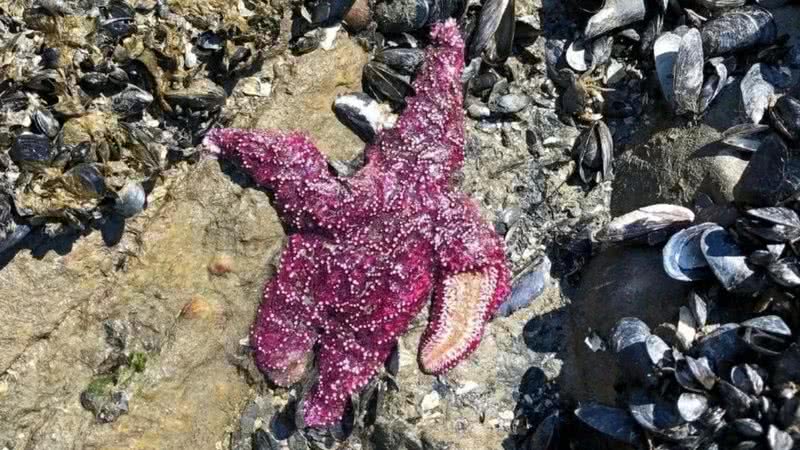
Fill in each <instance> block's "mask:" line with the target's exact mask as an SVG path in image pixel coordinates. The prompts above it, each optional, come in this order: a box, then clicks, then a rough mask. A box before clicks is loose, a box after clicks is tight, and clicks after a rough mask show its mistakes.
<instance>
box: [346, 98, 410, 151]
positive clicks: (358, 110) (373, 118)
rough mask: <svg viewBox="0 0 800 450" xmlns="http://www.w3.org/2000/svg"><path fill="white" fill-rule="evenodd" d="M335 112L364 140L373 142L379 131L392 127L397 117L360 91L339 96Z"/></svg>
mask: <svg viewBox="0 0 800 450" xmlns="http://www.w3.org/2000/svg"><path fill="white" fill-rule="evenodd" d="M333 112H334V114H336V117H337V118H338V119H339V121H340V122H342V123H343V124H344V125H345V126H346V127H347V128H349V129H350V130H351V131H352V132H353V133H355V134H356V135H357V136H358V137H359V138H361V140H363V141H364V142H372V141H373V140H374V139H375V136H377V134H378V132H380V131H381V130H382V129H384V128H388V127H391V126H392V125H393V124H394V121H395V119H396V117H395V116H394V115H393V114H391V112H389V111H387V110H386V107H384V106H381V104H380V103H378V102H376V101H375V100H373V99H372V97H370V96H369V95H367V94H364V93H360V92H359V93H355V94H347V95H342V96H339V97H337V98H336V100H334V102H333Z"/></svg>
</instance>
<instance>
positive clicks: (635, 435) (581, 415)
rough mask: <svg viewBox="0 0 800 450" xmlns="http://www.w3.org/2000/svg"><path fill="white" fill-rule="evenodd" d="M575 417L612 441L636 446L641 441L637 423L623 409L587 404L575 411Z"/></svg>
mask: <svg viewBox="0 0 800 450" xmlns="http://www.w3.org/2000/svg"><path fill="white" fill-rule="evenodd" d="M575 417H577V418H578V419H579V420H580V421H581V422H583V423H585V424H586V425H588V426H589V427H591V428H593V429H595V430H597V431H599V432H601V433H603V434H604V435H606V436H609V437H610V438H612V439H616V440H618V441H622V442H627V443H628V444H635V443H636V442H638V441H639V432H638V431H637V429H636V428H637V427H636V422H635V421H634V420H633V418H632V417H631V415H630V414H628V412H627V411H625V410H623V409H620V408H613V407H611V406H605V405H601V404H599V403H587V404H585V405H581V406H580V407H579V408H578V409H576V410H575Z"/></svg>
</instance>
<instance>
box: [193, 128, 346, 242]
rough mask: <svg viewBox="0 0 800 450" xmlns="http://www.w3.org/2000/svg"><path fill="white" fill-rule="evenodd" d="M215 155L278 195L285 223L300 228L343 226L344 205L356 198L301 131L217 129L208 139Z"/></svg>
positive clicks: (279, 206) (205, 143)
mask: <svg viewBox="0 0 800 450" xmlns="http://www.w3.org/2000/svg"><path fill="white" fill-rule="evenodd" d="M203 144H204V145H205V147H206V148H207V149H208V150H209V151H210V152H211V153H213V154H216V155H218V156H220V157H223V158H227V159H232V160H235V161H236V162H238V163H239V164H240V165H241V167H242V168H243V169H244V170H245V171H246V172H247V173H248V174H249V175H251V176H252V177H253V179H254V180H255V182H256V183H258V184H259V185H261V186H263V187H265V188H267V189H269V190H271V191H272V193H273V194H274V195H275V200H276V201H275V203H274V204H275V205H276V206H277V208H278V212H279V213H280V215H281V218H282V219H283V220H284V222H285V223H287V224H289V225H290V226H292V227H294V228H295V229H298V230H313V229H316V228H324V229H333V228H335V227H337V226H338V225H340V223H339V222H340V220H341V218H340V217H338V216H337V210H338V208H337V207H338V205H340V204H341V203H342V202H344V201H347V199H348V198H349V197H350V195H349V191H348V190H347V189H346V187H345V186H344V184H343V183H342V181H341V180H339V179H338V178H336V177H335V176H334V175H333V174H331V173H330V171H329V170H328V167H327V164H326V162H325V158H324V157H323V156H322V154H321V153H320V152H319V150H318V149H317V148H316V147H315V146H314V144H313V143H312V142H311V141H310V140H309V139H308V138H307V137H306V136H303V135H302V134H299V133H288V134H283V133H276V132H271V131H265V130H247V129H237V128H215V129H213V130H211V131H209V132H208V134H207V135H206V137H205V139H204V140H203Z"/></svg>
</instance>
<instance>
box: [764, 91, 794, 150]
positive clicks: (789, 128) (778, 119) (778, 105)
mask: <svg viewBox="0 0 800 450" xmlns="http://www.w3.org/2000/svg"><path fill="white" fill-rule="evenodd" d="M770 119H771V120H772V125H773V126H774V127H775V129H777V130H778V131H780V132H781V133H782V134H783V135H784V136H786V138H787V139H789V140H790V141H793V142H798V141H800V100H798V99H796V98H794V97H791V96H789V95H783V96H781V97H780V98H778V100H777V101H776V102H775V104H774V105H772V108H771V109H770Z"/></svg>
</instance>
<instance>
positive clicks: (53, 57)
mask: <svg viewBox="0 0 800 450" xmlns="http://www.w3.org/2000/svg"><path fill="white" fill-rule="evenodd" d="M59 58H61V51H60V50H59V49H57V48H55V47H47V48H45V49H44V50H42V67H44V68H45V69H58V65H59V64H58V62H59Z"/></svg>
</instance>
